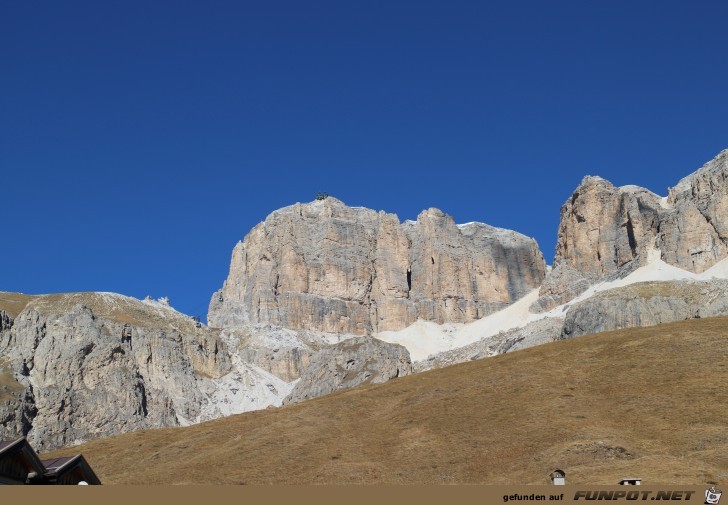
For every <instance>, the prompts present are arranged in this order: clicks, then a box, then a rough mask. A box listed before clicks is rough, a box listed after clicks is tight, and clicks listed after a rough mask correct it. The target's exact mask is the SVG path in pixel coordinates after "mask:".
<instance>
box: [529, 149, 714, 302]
mask: <svg viewBox="0 0 728 505" xmlns="http://www.w3.org/2000/svg"><path fill="white" fill-rule="evenodd" d="M727 212H728V150H724V151H722V152H721V153H720V154H718V156H716V157H715V158H714V159H713V160H711V161H709V162H708V163H706V164H705V165H704V166H703V167H702V168H700V169H699V170H698V171H696V172H695V173H693V174H691V175H689V176H687V177H685V178H683V179H682V180H680V182H678V184H677V185H676V186H675V187H673V188H670V189H669V191H668V196H667V197H666V198H661V197H659V196H657V195H655V194H654V193H652V192H650V191H648V190H646V189H644V188H640V187H637V186H623V187H615V186H614V185H612V184H611V183H610V182H609V181H606V180H604V179H602V178H600V177H585V178H584V180H583V181H582V182H581V184H580V185H579V186H578V187H577V188H576V190H575V191H574V193H573V195H572V196H571V198H569V200H567V201H566V203H565V204H564V205H563V206H562V207H561V221H560V223H559V230H558V242H557V245H556V253H555V257H554V268H553V269H552V271H551V272H550V273H549V275H548V276H547V277H546V279H545V280H544V282H543V285H542V287H541V291H540V297H539V300H538V301H537V302H536V303H535V304H534V307H533V310H535V311H543V310H550V309H551V308H553V307H555V306H557V305H560V304H562V303H565V302H568V301H569V300H571V299H573V298H574V297H576V296H577V295H579V294H580V293H582V292H583V291H585V290H586V289H587V288H588V287H589V286H590V285H592V284H594V283H595V282H597V281H599V280H603V279H605V278H607V277H609V276H612V277H622V276H624V275H627V274H628V273H629V272H630V271H632V270H634V269H635V268H638V267H640V266H643V265H645V264H646V263H647V253H648V251H650V250H652V249H657V250H658V251H659V252H660V258H661V259H662V260H663V261H665V262H666V263H667V264H669V265H673V266H676V267H679V268H682V269H684V270H687V271H689V272H694V273H701V272H703V271H705V270H707V269H708V268H710V267H711V266H713V265H714V264H716V263H717V262H718V261H719V260H721V259H723V258H725V257H726V255H728V219H726V217H727V216H728V214H727Z"/></svg>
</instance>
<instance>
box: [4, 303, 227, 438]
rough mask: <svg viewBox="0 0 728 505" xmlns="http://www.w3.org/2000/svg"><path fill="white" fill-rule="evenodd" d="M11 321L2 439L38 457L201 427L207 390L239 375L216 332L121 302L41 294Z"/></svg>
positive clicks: (183, 318) (6, 348) (165, 311)
mask: <svg viewBox="0 0 728 505" xmlns="http://www.w3.org/2000/svg"><path fill="white" fill-rule="evenodd" d="M2 314H5V317H2V316H1V315H0V319H2V320H3V322H2V326H3V328H2V330H0V352H1V353H2V356H3V358H2V360H0V361H1V362H0V382H1V383H4V384H5V386H6V387H5V392H4V395H3V391H0V397H3V396H4V399H5V400H6V401H4V402H1V403H0V418H1V419H4V422H3V424H2V426H0V435H2V437H4V438H14V437H18V436H21V435H25V436H27V437H28V439H29V440H30V442H31V443H32V444H33V445H34V447H36V448H37V449H39V450H40V449H44V450H45V449H52V448H55V447H60V446H64V445H70V444H73V443H76V442H79V441H84V440H89V439H93V438H98V437H106V436H110V435H113V434H116V433H124V432H128V431H133V430H137V429H142V428H156V427H161V426H178V425H180V424H187V423H189V422H193V421H195V420H196V419H197V418H198V417H199V416H200V414H201V409H202V407H203V406H204V404H206V403H207V402H208V398H207V397H206V396H205V395H204V394H203V393H202V392H201V386H202V384H203V383H204V382H210V381H212V380H213V379H217V378H220V377H222V376H223V375H225V374H227V373H228V372H229V371H230V369H231V363H230V356H229V355H228V353H227V351H226V349H225V346H224V344H223V343H222V342H221V341H220V339H219V338H218V335H217V334H216V333H214V332H212V331H210V330H207V329H206V328H204V327H200V328H198V327H197V326H196V325H195V323H194V321H192V319H191V318H189V317H187V316H184V315H182V314H179V313H177V312H175V311H174V310H172V309H169V308H164V307H162V306H152V305H149V304H145V303H144V302H141V301H139V300H134V299H132V298H127V297H123V296H121V295H112V294H104V293H74V294H64V295H45V296H38V297H34V298H33V299H31V300H30V301H29V302H28V303H27V306H25V308H23V310H22V311H21V312H20V313H19V314H18V315H17V317H15V318H14V319H10V318H9V317H8V316H7V313H5V312H3V313H2ZM0 389H2V388H0Z"/></svg>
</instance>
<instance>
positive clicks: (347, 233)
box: [208, 198, 545, 335]
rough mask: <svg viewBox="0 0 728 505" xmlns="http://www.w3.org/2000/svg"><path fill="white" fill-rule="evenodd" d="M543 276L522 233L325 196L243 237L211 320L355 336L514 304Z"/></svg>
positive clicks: (276, 215)
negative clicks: (413, 217) (404, 215)
mask: <svg viewBox="0 0 728 505" xmlns="http://www.w3.org/2000/svg"><path fill="white" fill-rule="evenodd" d="M544 275H545V264H544V261H543V256H542V255H541V252H540V251H539V249H538V246H537V244H536V242H535V241H534V240H533V239H530V238H527V237H525V236H523V235H520V234H518V233H515V232H512V231H507V230H502V229H498V228H494V227H491V226H488V225H484V224H479V223H470V224H468V225H463V226H458V225H456V224H455V223H454V221H453V220H452V218H451V217H450V216H448V215H446V214H444V213H442V212H441V211H439V210H437V209H430V210H427V211H423V212H422V213H421V214H420V215H419V216H418V218H417V222H411V221H408V222H405V223H400V222H399V219H398V218H397V216H395V215H393V214H387V213H385V212H376V211H373V210H370V209H364V208H359V207H347V206H346V205H344V204H343V203H342V202H340V201H339V200H336V199H335V198H327V199H324V200H317V201H314V202H311V203H307V204H296V205H294V206H291V207H286V208H284V209H280V210H278V211H275V212H273V213H272V214H271V215H269V216H268V217H267V218H266V220H265V221H264V222H262V223H260V224H259V225H257V226H256V227H255V228H253V230H252V231H251V232H250V233H249V234H248V235H247V236H246V237H245V239H244V240H243V241H242V242H240V243H238V245H237V246H236V247H235V249H234V250H233V255H232V261H231V266H230V274H229V276H228V278H227V280H226V281H225V283H224V286H223V288H222V289H221V290H220V291H218V292H217V293H215V294H214V295H213V297H212V300H211V303H210V308H209V312H208V320H209V323H210V325H211V326H214V327H225V328H235V327H244V326H247V327H249V326H251V325H254V324H259V323H266V324H273V325H277V326H282V327H285V328H293V329H303V330H313V331H320V332H330V333H337V334H352V335H367V334H372V333H376V332H379V331H385V330H396V329H401V328H404V327H406V326H408V325H410V324H412V323H413V322H415V321H416V320H417V319H418V318H419V319H424V320H428V321H435V322H439V323H442V322H445V321H448V322H468V321H473V320H475V319H478V318H480V317H483V316H485V315H487V314H490V313H492V312H494V311H497V310H499V309H501V308H503V307H505V306H507V305H509V304H510V303H512V302H513V301H515V300H516V299H518V298H520V297H521V296H523V295H525V294H526V293H528V292H529V291H530V290H532V289H534V288H536V287H538V286H539V285H540V284H541V281H542V280H543V277H544Z"/></svg>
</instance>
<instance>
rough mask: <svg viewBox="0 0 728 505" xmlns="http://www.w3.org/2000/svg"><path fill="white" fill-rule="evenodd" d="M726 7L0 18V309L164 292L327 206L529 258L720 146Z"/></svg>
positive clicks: (140, 10) (54, 13) (179, 291)
mask: <svg viewBox="0 0 728 505" xmlns="http://www.w3.org/2000/svg"><path fill="white" fill-rule="evenodd" d="M727 21H728V2H725V1H690V2H688V1H681V2H675V1H670V0H659V1H620V0H616V1H615V0H612V1H585V0H578V1H549V2H547V1H543V0H538V1H525V0H524V1H505V0H504V1H485V0H481V1H459V0H457V1H453V0H448V1H439V2H429V1H423V0H418V1H411V2H406V1H398V0H388V1H382V2H378V1H372V0H367V1H347V0H343V1H342V0H339V1H330V2H320V1H316V0H312V1H307V2H301V1H275V0H272V1H259V2H249V1H229V2H228V1H210V0H207V1H197V2H191V1H174V2H172V1H164V2H161V1H157V2H152V1H144V2H136V1H130V0H124V1H109V0H104V1H96V0H94V1H71V2H58V1H33V2H29V1H21V0H6V1H4V2H2V4H0V55H1V56H2V59H1V60H0V209H1V212H2V214H1V215H2V217H3V220H2V228H1V229H0V271H2V274H1V278H0V290H6V291H21V292H26V293H49V292H64V291H115V292H119V293H123V294H126V295H130V296H135V297H139V298H141V297H144V296H145V295H146V294H150V295H152V296H154V297H160V296H164V295H167V296H169V297H170V299H171V302H172V305H173V306H174V307H176V308H177V309H179V310H181V311H183V312H186V313H189V314H192V315H196V314H199V315H204V314H205V313H206V310H207V304H208V301H209V299H210V296H211V294H212V293H213V291H215V290H216V289H218V288H219V287H220V286H221V285H222V282H223V280H224V279H225V277H226V276H227V272H228V267H229V261H230V253H231V251H232V248H233V246H234V245H235V243H236V242H237V241H238V240H240V239H242V238H243V237H244V236H245V234H246V233H247V232H248V231H249V230H250V228H252V227H253V226H254V225H255V224H257V223H258V222H260V221H261V220H263V219H264V218H265V216H266V215H268V214H269V213H270V212H272V211H273V210H275V209H277V208H280V207H283V206H286V205H290V204H293V203H295V202H299V201H300V202H307V201H310V200H313V199H314V196H315V194H316V193H317V192H319V191H326V192H328V193H329V194H331V195H332V196H335V197H337V198H339V199H341V200H343V201H344V202H346V203H347V204H349V205H362V206H366V207H371V208H374V209H376V210H386V211H388V212H394V213H396V214H397V215H398V216H399V218H400V219H402V220H404V219H414V218H415V217H416V216H417V214H418V213H419V212H420V211H421V210H422V209H425V208H429V207H438V208H440V209H442V210H443V211H445V212H447V213H448V214H450V215H452V216H453V217H454V218H455V220H456V221H457V222H467V221H483V222H486V223H489V224H492V225H495V226H501V227H505V228H511V229H514V230H517V231H519V232H521V233H524V234H526V235H529V236H532V237H535V238H536V239H537V240H538V242H539V244H540V246H541V249H542V250H543V252H544V255H545V256H546V258H547V261H549V262H551V260H552V259H553V251H554V246H555V243H556V231H557V226H558V219H559V208H560V206H561V205H562V204H563V203H564V201H565V200H566V199H567V198H568V197H569V195H570V194H571V192H572V191H573V190H574V188H575V187H576V186H577V185H578V183H579V181H580V180H581V178H582V177H583V176H584V175H586V174H591V175H601V176H602V177H605V178H607V179H609V180H611V181H612V182H614V183H615V184H617V185H623V184H638V185H642V186H645V187H647V188H649V189H651V190H653V191H655V192H656V193H658V194H661V195H664V194H666V190H667V187H669V186H671V185H674V184H675V183H677V181H678V180H679V179H680V178H681V177H683V176H685V175H687V174H688V173H690V172H692V171H694V170H695V169H697V168H698V167H699V166H701V165H702V164H703V163H704V162H706V161H708V160H709V159H710V158H712V157H713V156H714V155H715V154H717V153H718V152H719V151H720V150H721V149H724V148H727V147H728V121H727V119H728V93H727V92H726V90H727V89H728V37H727V34H726V22H727Z"/></svg>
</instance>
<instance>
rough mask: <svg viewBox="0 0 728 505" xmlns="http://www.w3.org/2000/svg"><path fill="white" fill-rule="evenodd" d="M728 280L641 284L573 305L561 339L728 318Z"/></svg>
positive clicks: (603, 293)
mask: <svg viewBox="0 0 728 505" xmlns="http://www.w3.org/2000/svg"><path fill="white" fill-rule="evenodd" d="M727 295H728V281H726V280H718V279H713V280H711V281H669V282H668V281H665V282H641V283H637V284H632V285H629V286H625V287H621V288H615V289H611V290H608V291H603V292H601V293H597V294H596V295H594V296H592V297H590V298H588V299H586V300H584V301H582V302H579V303H577V304H574V305H573V306H572V307H570V308H569V310H568V311H567V313H566V318H565V320H564V325H563V329H562V331H561V336H560V338H562V339H563V338H572V337H576V336H580V335H586V334H590V333H599V332H602V331H609V330H618V329H622V328H633V327H640V326H654V325H657V324H661V323H668V322H673V321H681V320H685V319H693V318H698V317H715V316H725V315H728V296H727Z"/></svg>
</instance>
